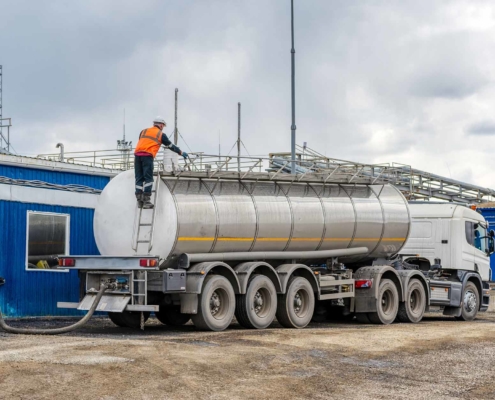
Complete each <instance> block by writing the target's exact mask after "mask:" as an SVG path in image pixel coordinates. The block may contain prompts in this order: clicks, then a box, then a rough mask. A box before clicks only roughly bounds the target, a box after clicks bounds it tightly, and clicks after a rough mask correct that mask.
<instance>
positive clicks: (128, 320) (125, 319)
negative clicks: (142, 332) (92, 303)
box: [108, 311, 150, 329]
mask: <svg viewBox="0 0 495 400" xmlns="http://www.w3.org/2000/svg"><path fill="white" fill-rule="evenodd" d="M143 315H144V322H146V321H147V320H148V318H149V317H150V312H149V311H143ZM108 316H109V317H110V320H111V321H112V322H113V323H114V324H115V325H117V326H120V327H121V328H134V329H139V328H140V327H141V311H123V312H121V313H115V312H109V313H108Z"/></svg>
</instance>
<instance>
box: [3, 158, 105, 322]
mask: <svg viewBox="0 0 495 400" xmlns="http://www.w3.org/2000/svg"><path fill="white" fill-rule="evenodd" d="M113 175H114V173H112V172H111V171H109V170H104V169H100V168H92V167H87V166H81V165H72V164H67V163H60V162H53V161H46V160H39V159H31V158H27V157H16V156H10V155H0V277H2V278H4V279H5V284H4V285H3V286H0V308H1V309H2V312H3V313H4V315H6V316H8V317H28V316H66V315H76V314H78V311H77V310H70V309H58V308H57V301H78V299H79V280H78V277H77V271H60V270H56V269H54V268H53V267H54V265H55V264H56V260H54V259H53V257H52V256H51V255H49V254H52V253H53V254H57V253H58V254H60V253H62V254H88V255H94V254H99V253H98V249H97V247H96V243H95V241H94V235H93V215H94V209H95V207H96V204H97V201H98V196H99V192H100V191H101V190H102V189H103V188H104V187H105V185H106V184H107V183H108V182H109V180H110V179H111V176H113ZM50 251H51V253H49V252H50ZM47 252H48V253H49V254H48V253H47ZM38 253H39V254H43V255H36V254H38Z"/></svg>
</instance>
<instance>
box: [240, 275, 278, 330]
mask: <svg viewBox="0 0 495 400" xmlns="http://www.w3.org/2000/svg"><path fill="white" fill-rule="evenodd" d="M276 311H277V291H276V289H275V286H274V285H273V283H272V281H271V280H270V279H269V278H268V277H266V276H264V275H256V276H255V277H254V278H252V279H250V281H249V283H248V287H247V291H246V294H240V295H238V296H237V298H236V305H235V317H236V318H237V322H239V324H241V325H242V326H243V327H244V328H249V329H265V328H267V327H268V326H270V324H271V323H272V322H273V320H274V319H275V312H276Z"/></svg>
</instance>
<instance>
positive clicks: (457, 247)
mask: <svg viewBox="0 0 495 400" xmlns="http://www.w3.org/2000/svg"><path fill="white" fill-rule="evenodd" d="M410 212H411V221H412V224H411V231H410V233H409V238H408V240H407V241H406V244H405V246H404V247H403V248H402V250H401V251H400V253H399V254H401V255H403V256H404V259H405V260H406V261H408V262H412V263H414V264H417V265H419V268H420V269H421V270H424V271H427V270H429V269H430V268H431V266H432V265H434V264H440V265H441V267H442V268H443V269H447V270H464V271H475V272H478V273H479V275H480V276H481V279H482V280H483V281H488V280H489V279H490V276H491V269H490V254H491V253H492V252H493V238H492V236H491V235H490V233H489V232H488V229H487V228H488V224H487V222H486V221H485V219H484V218H483V216H482V215H481V214H479V213H478V212H476V211H474V210H472V209H470V208H468V207H466V206H463V205H457V204H452V203H445V204H425V203H421V204H419V203H411V204H410ZM438 261H440V262H438Z"/></svg>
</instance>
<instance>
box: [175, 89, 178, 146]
mask: <svg viewBox="0 0 495 400" xmlns="http://www.w3.org/2000/svg"><path fill="white" fill-rule="evenodd" d="M178 96H179V89H177V88H175V128H174V144H175V145H176V146H177V142H178V140H179V135H178V131H177V103H178V102H179V99H178Z"/></svg>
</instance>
